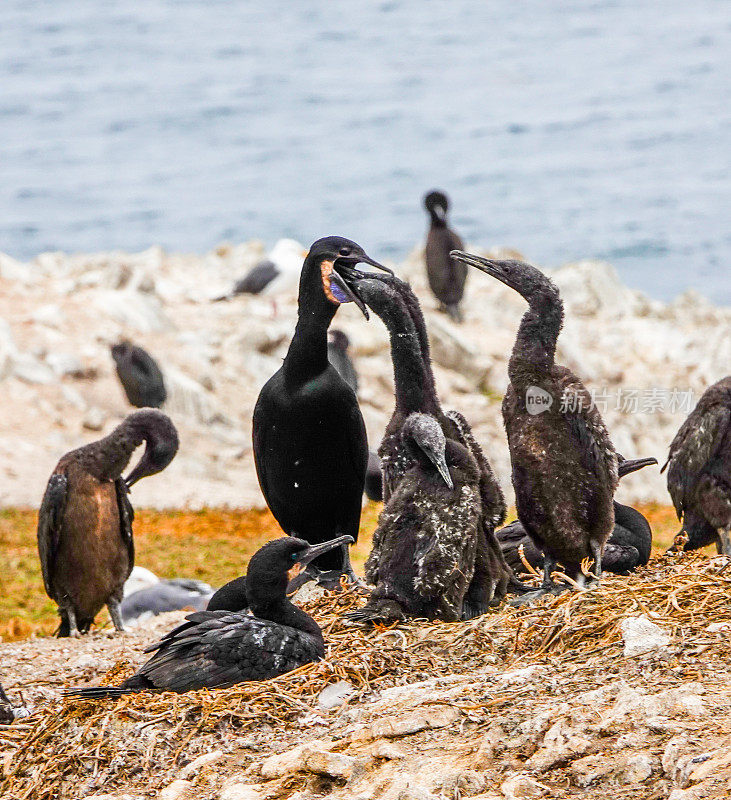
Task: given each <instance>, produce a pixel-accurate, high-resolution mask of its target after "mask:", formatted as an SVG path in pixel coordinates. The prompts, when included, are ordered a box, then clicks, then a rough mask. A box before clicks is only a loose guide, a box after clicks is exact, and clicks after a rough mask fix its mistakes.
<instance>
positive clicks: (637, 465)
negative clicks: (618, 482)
mask: <svg viewBox="0 0 731 800" xmlns="http://www.w3.org/2000/svg"><path fill="white" fill-rule="evenodd" d="M657 463H658V462H657V459H656V458H633V459H630V460H627V459H623V458H620V460H619V463H618V464H617V474H618V475H619V477H620V478H623V477H624V476H625V475H629V474H630V473H631V472H637V470H638V469H642V468H643V467H649V466H650V465H651V464H657Z"/></svg>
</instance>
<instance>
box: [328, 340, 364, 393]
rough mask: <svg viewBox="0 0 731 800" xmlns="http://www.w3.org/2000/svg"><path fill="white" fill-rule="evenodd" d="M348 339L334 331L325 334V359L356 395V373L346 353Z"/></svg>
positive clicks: (348, 345) (348, 343)
mask: <svg viewBox="0 0 731 800" xmlns="http://www.w3.org/2000/svg"><path fill="white" fill-rule="evenodd" d="M348 347H350V339H348V336H347V334H345V333H343V332H342V331H339V330H336V329H332V328H331V329H330V330H329V331H328V332H327V358H328V361H329V362H330V363H331V364H332V365H333V366H334V367H335V369H336V370H337V371H338V375H340V377H341V378H342V379H343V380H344V381H345V382H346V383H347V384H348V386H350V388H351V389H352V390H353V391H354V392H355V393H356V394H358V373H357V372H356V371H355V367H354V366H353V361H352V360H351V358H350V354H349V353H348Z"/></svg>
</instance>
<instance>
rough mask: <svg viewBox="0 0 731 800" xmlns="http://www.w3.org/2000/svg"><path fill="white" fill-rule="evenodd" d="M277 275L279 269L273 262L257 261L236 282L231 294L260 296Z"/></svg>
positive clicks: (267, 260)
mask: <svg viewBox="0 0 731 800" xmlns="http://www.w3.org/2000/svg"><path fill="white" fill-rule="evenodd" d="M277 275H279V267H277V265H276V264H275V263H274V262H273V261H270V260H269V259H266V260H265V261H259V262H258V263H257V264H255V265H254V266H253V267H252V268H251V270H250V271H249V272H248V273H247V274H246V275H245V276H244V277H243V278H241V280H239V281H236V284H235V285H234V289H233V292H232V294H234V295H237V294H260V293H261V292H263V291H264V289H266V287H267V286H268V285H269V284H270V283H271V282H272V281H273V280H274V279H275V278H276V277H277Z"/></svg>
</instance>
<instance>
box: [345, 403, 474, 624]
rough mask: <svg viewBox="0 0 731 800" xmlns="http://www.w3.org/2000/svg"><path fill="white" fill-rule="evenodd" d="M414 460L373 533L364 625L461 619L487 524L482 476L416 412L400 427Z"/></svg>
mask: <svg viewBox="0 0 731 800" xmlns="http://www.w3.org/2000/svg"><path fill="white" fill-rule="evenodd" d="M401 438H402V439H403V442H404V446H405V447H406V448H407V449H408V450H409V452H410V454H411V457H412V459H413V466H411V467H410V468H409V469H408V470H407V471H406V473H405V474H404V476H403V477H402V479H401V481H400V482H399V484H398V487H397V488H396V491H395V492H394V493H393V494H392V495H391V497H390V499H389V501H388V503H387V505H386V506H385V508H384V509H383V512H382V513H381V516H380V518H379V520H378V527H377V528H376V531H375V533H374V534H373V551H372V552H371V554H370V556H369V558H368V561H367V563H366V576H367V577H368V580H369V582H370V583H372V584H374V585H375V587H376V588H375V589H374V590H373V592H372V593H371V597H370V599H369V600H368V603H367V605H366V606H365V607H364V608H362V609H359V610H358V611H354V612H352V613H350V614H347V615H346V616H347V617H348V618H349V619H352V620H354V621H358V622H366V621H374V620H392V619H403V618H405V617H407V616H413V617H427V618H429V619H442V620H446V621H448V622H453V621H455V620H458V619H461V618H462V604H463V601H464V597H465V593H466V592H467V589H468V587H469V585H470V582H471V580H472V575H473V573H474V567H475V554H476V552H477V540H478V537H479V534H480V529H481V525H482V519H481V517H482V504H481V502H480V476H479V472H478V470H477V464H476V463H475V460H474V458H472V456H471V455H470V453H469V451H468V450H467V448H466V447H463V446H462V445H461V444H459V443H458V442H456V441H454V440H453V439H447V438H446V437H445V436H444V432H443V431H442V428H441V426H440V424H439V422H437V420H436V419H435V418H434V417H432V416H431V415H429V414H411V415H410V416H409V417H408V419H407V420H406V422H405V423H404V425H403V428H402V429H401Z"/></svg>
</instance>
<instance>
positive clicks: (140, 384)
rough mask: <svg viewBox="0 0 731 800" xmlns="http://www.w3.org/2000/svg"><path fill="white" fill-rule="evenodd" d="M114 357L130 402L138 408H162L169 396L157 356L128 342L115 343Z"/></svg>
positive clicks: (113, 347)
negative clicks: (156, 359)
mask: <svg viewBox="0 0 731 800" xmlns="http://www.w3.org/2000/svg"><path fill="white" fill-rule="evenodd" d="M112 358H113V359H114V365H115V366H116V368H117V375H118V376H119V380H120V383H121V384H122V388H123V389H124V393H125V394H126V395H127V400H129V402H130V404H131V405H133V406H135V408H145V407H150V408H160V406H161V405H162V404H163V403H164V402H165V400H166V399H167V392H166V390H165V381H164V380H163V377H162V372H161V371H160V367H158V365H157V362H156V361H155V359H154V358H153V357H152V356H151V355H150V354H149V353H148V352H147V351H146V350H143V349H142V348H141V347H138V346H137V345H134V344H132V342H128V341H123V342H120V343H119V344H114V345H112Z"/></svg>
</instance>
